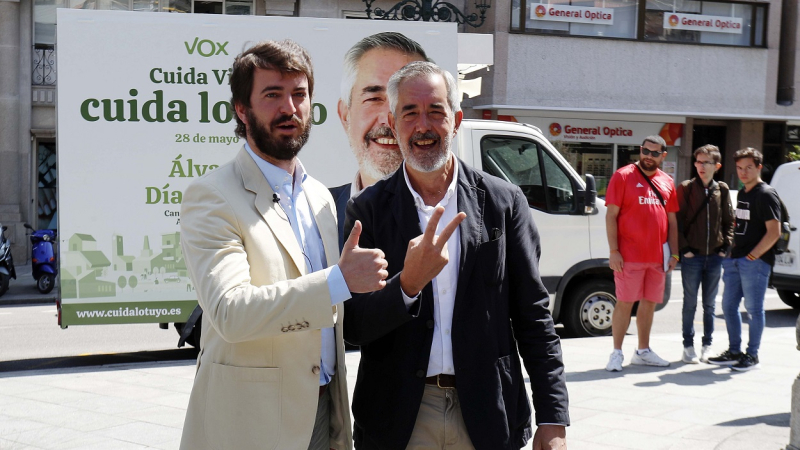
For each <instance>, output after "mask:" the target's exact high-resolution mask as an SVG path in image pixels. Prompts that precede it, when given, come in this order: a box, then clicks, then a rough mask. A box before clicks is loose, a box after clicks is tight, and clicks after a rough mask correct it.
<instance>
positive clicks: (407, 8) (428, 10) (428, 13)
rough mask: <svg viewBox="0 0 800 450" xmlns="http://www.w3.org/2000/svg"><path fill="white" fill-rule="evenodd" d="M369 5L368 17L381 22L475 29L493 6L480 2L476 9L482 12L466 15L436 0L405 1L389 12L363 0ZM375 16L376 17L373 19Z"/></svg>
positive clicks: (485, 0) (371, 0)
mask: <svg viewBox="0 0 800 450" xmlns="http://www.w3.org/2000/svg"><path fill="white" fill-rule="evenodd" d="M363 2H364V4H365V5H367V9H366V12H367V17H369V18H370V19H379V20H412V21H414V20H422V21H425V22H430V21H433V22H456V23H458V24H467V25H470V26H473V27H476V28H477V27H479V26H481V25H483V22H484V21H485V20H486V10H487V9H489V8H490V7H491V6H490V4H489V2H490V0H478V1H477V2H476V3H475V7H476V8H478V11H480V17H479V16H478V14H476V13H472V14H470V15H466V14H464V13H462V12H461V11H460V10H459V9H458V8H457V7H456V6H455V5H453V4H452V3H450V2H445V1H438V0H436V1H435V2H434V0H403V1H401V2H399V3H397V4H395V5H394V6H392V7H391V8H389V9H388V10H384V9H381V8H375V9H374V10H373V9H372V4H373V3H375V0H363ZM373 15H374V17H373Z"/></svg>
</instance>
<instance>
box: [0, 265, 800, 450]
mask: <svg viewBox="0 0 800 450" xmlns="http://www.w3.org/2000/svg"><path fill="white" fill-rule="evenodd" d="M17 270H18V275H19V278H18V280H16V281H12V285H11V289H10V290H9V292H8V293H7V294H6V295H4V296H3V297H0V304H4V303H5V304H18V303H20V302H32V303H41V302H50V301H52V298H53V297H52V296H41V295H40V294H38V292H37V291H36V288H35V284H34V281H33V278H32V277H31V276H30V266H27V267H26V266H21V267H18V269H17ZM27 280H29V281H27ZM675 297H677V295H673V298H675ZM787 314H790V315H792V317H791V318H790V319H792V320H783V319H785V318H786V317H784V316H786V315H787ZM770 315H772V318H773V319H774V318H775V317H777V316H780V319H781V320H770V318H771V317H770ZM795 316H796V313H793V312H791V311H790V310H786V309H780V310H772V311H768V321H767V328H766V329H765V332H764V338H763V341H762V348H761V354H760V358H761V362H762V368H761V369H760V370H754V371H751V372H747V373H732V372H731V371H730V370H729V369H726V368H720V367H716V366H710V365H707V364H698V365H686V364H683V363H681V362H680V356H681V337H680V335H679V334H678V333H672V334H670V333H666V334H665V333H658V334H654V335H653V337H652V339H651V346H652V348H653V349H655V350H656V351H657V352H658V353H659V354H660V355H661V356H662V357H664V358H665V359H668V360H670V361H672V365H671V366H670V367H668V368H646V367H638V366H627V364H628V363H629V361H630V357H631V355H632V353H633V348H634V346H635V344H636V339H635V336H633V335H630V336H628V337H627V338H626V342H625V346H624V351H625V356H626V358H625V364H626V365H625V369H624V370H623V371H622V372H620V373H609V372H606V371H605V370H604V367H605V364H606V361H607V359H608V354H609V353H610V350H611V338H610V337H608V338H587V339H565V340H563V341H562V345H563V349H564V359H565V363H566V367H567V380H568V388H569V392H570V400H571V404H570V413H571V416H572V426H571V427H569V429H568V432H567V433H568V434H567V436H568V443H569V448H570V450H582V449H586V450H603V449H647V450H650V449H691V450H704V449H715V450H734V449H747V450H752V449H756V450H762V449H767V450H783V449H784V448H785V447H786V445H787V444H789V431H790V430H789V421H790V411H791V392H792V383H793V382H794V381H795V379H796V378H797V377H798V373H800V352H798V351H797V349H796V347H795V346H796V339H795V328H794V327H793V326H791V325H790V323H793V317H795ZM698 318H699V315H698ZM698 325H699V324H698ZM635 330H636V327H635V321H634V323H632V325H631V328H630V332H631V333H635ZM744 333H745V335H746V333H747V325H746V324H745V325H744ZM714 337H715V343H716V344H715V349H716V350H719V351H721V350H724V346H725V343H726V342H727V336H726V334H725V329H724V327H718V328H717V331H716V332H715V333H714ZM359 357H360V354H359V353H357V352H353V353H348V355H347V366H348V384H349V386H350V390H351V393H352V389H353V386H354V384H355V374H356V372H357V370H356V369H357V367H358V361H359ZM193 375H194V363H193V362H192V361H172V362H161V363H141V364H118V365H106V366H94V367H82V368H74V369H52V370H36V371H27V372H5V373H3V372H0V450H12V449H13V450H18V449H103V450H106V449H144V448H156V449H177V448H178V444H179V440H180V434H181V429H182V426H183V418H184V414H185V409H186V405H187V403H188V398H189V392H190V391H191V387H192V378H193ZM796 414H800V411H796ZM527 448H530V445H529V446H528V447H527Z"/></svg>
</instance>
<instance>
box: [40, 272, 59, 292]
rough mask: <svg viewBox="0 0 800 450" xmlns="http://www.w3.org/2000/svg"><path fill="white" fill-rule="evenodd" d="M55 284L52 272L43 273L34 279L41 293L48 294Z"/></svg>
mask: <svg viewBox="0 0 800 450" xmlns="http://www.w3.org/2000/svg"><path fill="white" fill-rule="evenodd" d="M55 284H56V277H55V275H53V274H52V273H43V274H42V276H40V277H39V279H38V280H36V289H39V292H41V293H42V294H49V293H50V291H52V290H53V286H55Z"/></svg>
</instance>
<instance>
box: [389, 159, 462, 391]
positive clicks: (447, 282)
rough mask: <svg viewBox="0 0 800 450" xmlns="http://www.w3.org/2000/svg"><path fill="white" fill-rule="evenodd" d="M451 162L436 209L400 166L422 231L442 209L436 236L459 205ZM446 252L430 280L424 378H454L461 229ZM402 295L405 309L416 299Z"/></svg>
mask: <svg viewBox="0 0 800 450" xmlns="http://www.w3.org/2000/svg"><path fill="white" fill-rule="evenodd" d="M450 159H451V160H453V181H451V182H450V185H449V186H448V187H447V192H445V194H444V198H442V200H441V201H439V203H438V204H436V205H435V206H427V205H425V202H424V201H422V197H421V196H420V195H419V194H418V193H417V191H415V190H414V188H413V187H411V183H410V182H409V180H408V172H407V171H406V165H405V163H403V176H404V177H405V180H406V185H407V186H408V190H409V191H411V195H413V196H414V206H415V207H416V208H417V216H419V225H420V228H422V231H423V232H424V231H425V228H427V226H428V222H429V221H430V219H431V215H433V210H434V209H436V207H437V206H443V207H444V214H442V217H441V219H439V224H438V226H437V227H436V235H437V236H438V235H439V234H441V232H442V230H443V229H444V227H446V226H447V224H448V223H450V222H451V221H452V220H453V219H454V218H455V217H456V215H457V214H458V205H457V204H458V202H457V201H456V198H457V197H456V192H457V186H458V161H456V160H454V159H455V156H453V154H452V153H451V154H450ZM447 253H448V254H449V256H450V259H449V261H448V262H447V265H446V266H445V267H444V269H442V271H441V272H439V275H437V276H436V277H435V278H434V279H433V323H434V325H433V343H432V344H431V356H430V359H429V360H428V374H427V376H429V377H430V376H433V375H438V374H440V373H444V374H449V375H455V373H456V372H455V368H454V367H453V341H452V339H451V337H450V334H451V330H452V329H453V307H454V306H455V300H456V287H457V286H458V267H459V264H460V263H459V261H460V259H461V230H460V229H459V228H456V231H455V232H453V234H452V235H451V236H450V239H449V240H448V241H447ZM400 292H402V293H403V300H404V301H405V303H406V308H410V307H411V305H412V304H413V303H414V302H415V301H416V300H417V298H419V294H417V296H416V297H414V298H411V297H408V296H407V295H406V294H405V292H403V290H402V289H401V290H400Z"/></svg>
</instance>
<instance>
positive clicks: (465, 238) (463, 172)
mask: <svg viewBox="0 0 800 450" xmlns="http://www.w3.org/2000/svg"><path fill="white" fill-rule="evenodd" d="M459 164H460V167H459V171H458V197H457V198H458V212H464V213H465V214H466V215H467V217H466V218H465V219H464V221H463V222H461V225H459V229H460V231H461V260H460V261H459V267H460V269H459V273H458V287H457V288H456V299H455V304H456V307H458V304H459V303H460V302H461V301H463V300H461V298H462V297H464V294H465V291H466V289H467V284H468V283H469V279H470V276H471V274H472V268H473V266H474V265H475V261H476V257H477V252H476V250H477V249H478V246H480V244H481V241H482V237H481V236H482V234H483V233H482V230H483V209H484V205H485V200H486V198H485V197H486V191H484V190H483V189H480V188H478V187H477V183H476V182H475V180H474V176H475V174H474V172H472V173H468V172H467V169H466V167H465V165H464V164H462V163H461V161H460V160H459Z"/></svg>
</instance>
